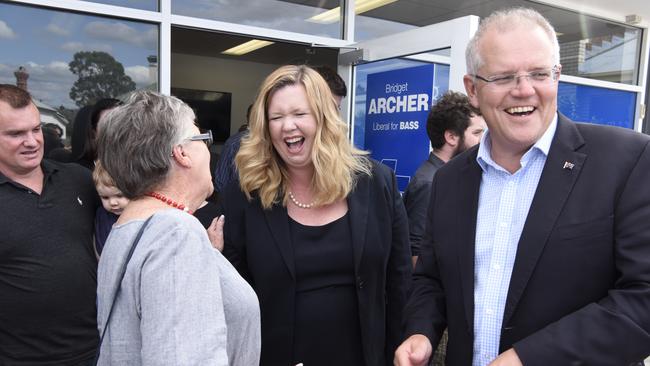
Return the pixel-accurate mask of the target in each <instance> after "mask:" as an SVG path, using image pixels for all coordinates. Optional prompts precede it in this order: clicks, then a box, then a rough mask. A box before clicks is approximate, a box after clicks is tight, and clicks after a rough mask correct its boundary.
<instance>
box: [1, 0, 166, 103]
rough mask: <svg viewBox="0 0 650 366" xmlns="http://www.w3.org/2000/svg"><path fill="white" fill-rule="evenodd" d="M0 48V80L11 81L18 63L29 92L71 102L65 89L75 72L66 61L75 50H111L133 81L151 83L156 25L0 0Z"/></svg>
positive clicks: (140, 84)
mask: <svg viewBox="0 0 650 366" xmlns="http://www.w3.org/2000/svg"><path fill="white" fill-rule="evenodd" d="M0 49H1V50H3V51H2V53H0V83H10V84H15V82H16V78H15V76H14V74H13V73H14V71H15V70H16V69H18V67H19V66H24V67H25V68H26V69H27V72H28V73H29V74H30V76H29V79H28V82H27V83H28V88H29V91H30V92H31V93H32V94H33V95H34V97H36V98H37V99H39V100H41V101H42V102H44V103H47V104H49V105H50V106H53V107H58V106H60V105H64V106H66V107H69V108H73V107H75V104H74V102H73V101H72V100H70V98H69V95H68V94H69V91H70V88H71V87H72V85H73V83H74V82H75V81H76V79H77V76H76V75H74V74H72V73H71V72H70V71H69V69H68V63H69V62H70V61H71V60H72V59H73V55H74V54H75V53H76V52H78V51H104V52H107V53H109V54H111V55H112V56H113V57H114V58H115V59H116V60H117V61H119V62H121V63H122V65H123V66H124V68H125V72H126V74H127V75H129V76H130V77H131V79H133V81H135V82H136V85H137V87H138V88H140V87H144V86H146V85H149V84H151V83H152V81H151V80H149V69H148V61H147V56H149V55H157V54H158V27H157V26H155V25H151V24H146V23H137V22H132V21H125V20H120V19H112V18H103V17H97V16H88V15H81V14H74V13H66V12H61V11H54V10H44V9H39V8H33V7H26V6H19V5H13V4H6V3H0ZM154 81H155V80H154Z"/></svg>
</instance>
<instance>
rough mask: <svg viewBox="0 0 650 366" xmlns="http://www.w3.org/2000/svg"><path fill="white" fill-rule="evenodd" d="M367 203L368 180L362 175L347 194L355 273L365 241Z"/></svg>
mask: <svg viewBox="0 0 650 366" xmlns="http://www.w3.org/2000/svg"><path fill="white" fill-rule="evenodd" d="M369 205H370V180H369V178H367V177H363V178H361V179H359V180H358V181H357V185H356V187H355V188H354V190H353V191H352V192H351V193H350V195H349V196H348V210H349V212H350V226H351V230H352V253H353V255H354V271H355V273H359V264H360V263H361V256H362V255H363V247H364V245H365V243H366V230H367V226H368V212H369V207H368V206H369Z"/></svg>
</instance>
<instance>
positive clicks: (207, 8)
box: [172, 0, 343, 38]
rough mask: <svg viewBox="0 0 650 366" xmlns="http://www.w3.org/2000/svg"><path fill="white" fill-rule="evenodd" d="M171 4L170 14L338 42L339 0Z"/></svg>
mask: <svg viewBox="0 0 650 366" xmlns="http://www.w3.org/2000/svg"><path fill="white" fill-rule="evenodd" d="M302 3H303V1H297V0H293V1H292V0H284V1H283V0H221V1H204V0H174V1H172V13H174V14H178V15H185V16H191V17H197V18H205V19H211V20H219V21H224V22H230V23H237V24H244V25H252V26H257V27H264V28H270V29H277V30H283V31H291V32H298V33H305V34H311V35H316V36H324V37H332V38H341V28H342V27H341V5H342V3H343V2H342V1H339V0H326V1H318V2H317V5H315V6H310V5H304V4H302Z"/></svg>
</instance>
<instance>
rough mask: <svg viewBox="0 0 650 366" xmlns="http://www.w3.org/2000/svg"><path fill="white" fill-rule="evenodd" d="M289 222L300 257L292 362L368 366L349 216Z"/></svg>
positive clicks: (297, 260) (297, 275)
mask: <svg viewBox="0 0 650 366" xmlns="http://www.w3.org/2000/svg"><path fill="white" fill-rule="evenodd" d="M289 226H290V229H291V241H292V243H293V249H294V258H295V261H296V262H295V268H296V310H295V311H296V317H295V324H294V332H295V333H294V334H295V336H294V348H293V361H292V363H291V364H292V365H294V364H297V363H299V362H302V363H304V364H305V365H312V366H313V365H316V366H317V365H363V355H362V347H361V332H360V329H359V309H358V305H357V297H356V288H355V286H356V282H355V277H354V261H353V259H352V241H351V230H350V221H349V217H348V214H347V213H346V214H345V215H344V216H343V217H341V218H339V219H337V220H335V221H333V222H331V223H329V224H326V225H323V226H306V225H302V224H300V223H298V222H296V221H294V220H293V219H291V218H289ZM333 350H334V351H333Z"/></svg>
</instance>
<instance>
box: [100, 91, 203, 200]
mask: <svg viewBox="0 0 650 366" xmlns="http://www.w3.org/2000/svg"><path fill="white" fill-rule="evenodd" d="M193 125H194V112H193V111H192V109H191V108H190V107H189V106H188V105H187V104H185V103H183V102H182V101H181V100H180V99H178V98H175V97H170V96H166V95H161V94H158V93H154V92H151V91H139V92H135V93H134V94H132V95H131V97H130V98H129V99H128V100H127V102H126V103H125V104H124V105H121V106H118V107H116V108H114V109H112V110H111V111H109V112H108V113H107V114H106V116H104V117H103V118H102V122H101V123H100V124H99V126H98V137H97V156H98V158H99V161H100V162H101V164H102V166H103V167H104V169H105V170H106V171H107V172H108V174H109V175H110V176H111V178H113V181H115V185H116V186H117V188H119V189H120V190H121V191H122V193H123V194H124V196H126V197H127V198H129V199H134V198H138V197H142V196H143V195H144V194H145V193H147V192H149V191H152V190H155V189H156V188H157V187H158V186H159V185H161V184H162V183H164V181H165V179H167V176H168V173H169V171H170V168H171V165H172V159H173V158H172V156H171V155H172V149H173V147H174V146H175V145H178V144H180V143H181V142H182V141H183V140H185V139H187V138H188V137H190V135H191V131H192V130H191V129H192V126H193Z"/></svg>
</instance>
